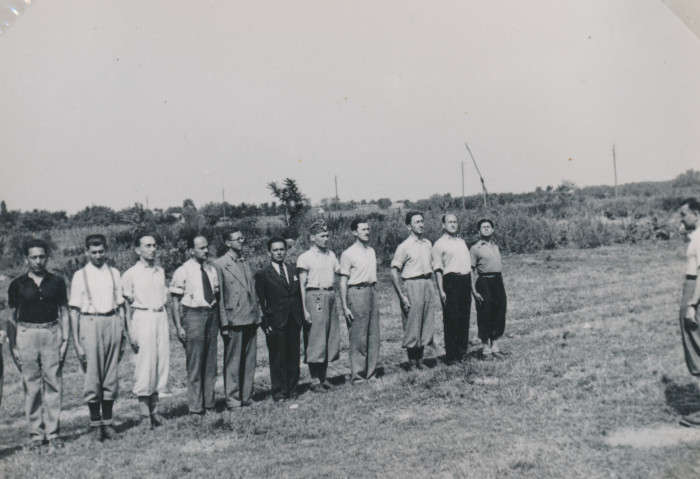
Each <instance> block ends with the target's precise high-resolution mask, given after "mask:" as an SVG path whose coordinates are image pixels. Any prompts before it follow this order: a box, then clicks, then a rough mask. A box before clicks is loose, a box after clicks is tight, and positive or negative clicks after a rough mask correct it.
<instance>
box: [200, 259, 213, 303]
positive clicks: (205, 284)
mask: <svg viewBox="0 0 700 479" xmlns="http://www.w3.org/2000/svg"><path fill="white" fill-rule="evenodd" d="M200 267H201V268H202V289H204V301H206V302H207V304H212V303H213V302H214V291H213V290H212V289H211V283H210V282H209V275H208V274H207V272H206V271H204V263H202V264H201V265H200Z"/></svg>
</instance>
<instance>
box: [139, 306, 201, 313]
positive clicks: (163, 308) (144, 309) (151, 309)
mask: <svg viewBox="0 0 700 479" xmlns="http://www.w3.org/2000/svg"><path fill="white" fill-rule="evenodd" d="M185 307H187V306H185ZM131 309H135V310H136V311H150V312H151V313H162V312H163V311H165V306H161V307H160V308H137V307H136V306H132V307H131Z"/></svg>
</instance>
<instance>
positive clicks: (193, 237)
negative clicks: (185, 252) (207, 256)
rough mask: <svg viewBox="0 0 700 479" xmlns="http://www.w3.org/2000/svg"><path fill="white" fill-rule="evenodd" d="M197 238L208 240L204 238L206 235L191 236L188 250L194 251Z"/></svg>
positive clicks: (188, 240) (188, 241)
mask: <svg viewBox="0 0 700 479" xmlns="http://www.w3.org/2000/svg"><path fill="white" fill-rule="evenodd" d="M197 238H204V239H207V237H206V236H204V235H194V236H190V237H188V238H187V249H194V240H196V239H197Z"/></svg>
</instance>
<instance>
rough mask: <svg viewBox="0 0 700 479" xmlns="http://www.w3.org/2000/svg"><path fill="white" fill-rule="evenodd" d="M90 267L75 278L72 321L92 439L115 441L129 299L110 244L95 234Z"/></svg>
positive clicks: (88, 245) (89, 239)
mask: <svg viewBox="0 0 700 479" xmlns="http://www.w3.org/2000/svg"><path fill="white" fill-rule="evenodd" d="M85 248H86V251H87V257H88V260H89V261H88V263H87V264H86V265H85V267H84V268H81V269H79V270H78V271H76V272H75V274H74V275H73V280H72V282H71V291H70V300H69V301H68V305H69V306H70V307H71V311H70V316H71V324H72V327H73V343H74V344H75V349H76V352H77V353H78V359H79V360H80V363H81V366H82V368H83V370H84V371H85V385H84V388H83V396H84V397H85V401H86V402H87V404H88V408H89V409H90V426H91V428H92V436H93V438H94V439H95V440H97V441H102V440H103V439H112V438H113V437H114V436H115V434H116V432H115V430H114V427H113V426H112V422H113V420H112V408H113V405H114V401H115V400H116V399H117V394H118V388H119V382H118V378H119V372H118V366H119V360H120V359H121V356H122V354H123V349H122V347H123V338H122V336H123V334H124V328H125V327H126V325H125V315H124V306H123V305H124V298H123V297H122V294H121V282H120V280H121V278H120V275H119V271H118V270H117V269H116V268H112V267H110V266H109V265H107V263H106V260H107V256H106V248H107V240H106V239H105V237H104V235H101V234H93V235H89V236H88V237H87V238H86V239H85Z"/></svg>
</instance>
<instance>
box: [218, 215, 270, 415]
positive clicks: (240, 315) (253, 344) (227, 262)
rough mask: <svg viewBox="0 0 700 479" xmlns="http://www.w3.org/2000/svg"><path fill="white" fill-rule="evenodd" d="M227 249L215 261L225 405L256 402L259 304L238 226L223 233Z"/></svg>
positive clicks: (246, 404)
mask: <svg viewBox="0 0 700 479" xmlns="http://www.w3.org/2000/svg"><path fill="white" fill-rule="evenodd" d="M224 242H225V243H226V246H227V247H228V251H227V252H226V254H224V255H223V256H222V257H221V258H219V259H217V260H216V261H214V266H215V267H216V271H217V273H218V275H219V285H220V287H221V301H220V302H219V328H220V330H221V335H222V336H223V338H224V391H225V395H226V408H227V409H229V410H231V409H232V408H233V407H234V406H237V405H240V406H241V407H243V406H250V405H251V404H253V383H254V380H255V361H256V356H257V351H258V349H257V332H258V325H259V324H260V323H261V322H262V320H261V319H260V306H259V305H258V300H257V297H256V296H255V285H254V283H253V273H252V271H251V270H250V266H249V265H248V262H247V261H246V260H245V258H244V257H243V243H244V242H245V237H244V236H243V233H242V232H241V231H240V230H238V229H233V230H231V231H230V232H228V233H226V234H225V235H224Z"/></svg>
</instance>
